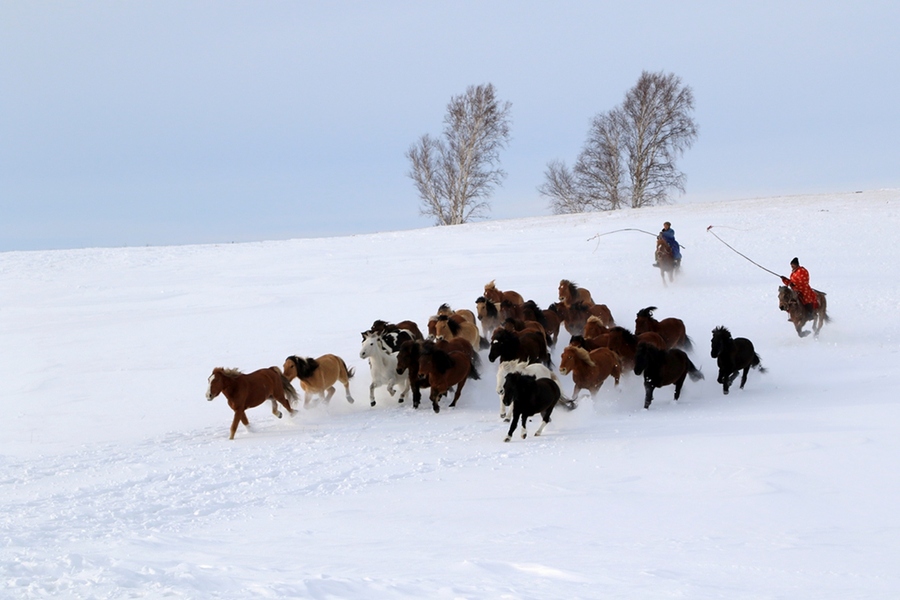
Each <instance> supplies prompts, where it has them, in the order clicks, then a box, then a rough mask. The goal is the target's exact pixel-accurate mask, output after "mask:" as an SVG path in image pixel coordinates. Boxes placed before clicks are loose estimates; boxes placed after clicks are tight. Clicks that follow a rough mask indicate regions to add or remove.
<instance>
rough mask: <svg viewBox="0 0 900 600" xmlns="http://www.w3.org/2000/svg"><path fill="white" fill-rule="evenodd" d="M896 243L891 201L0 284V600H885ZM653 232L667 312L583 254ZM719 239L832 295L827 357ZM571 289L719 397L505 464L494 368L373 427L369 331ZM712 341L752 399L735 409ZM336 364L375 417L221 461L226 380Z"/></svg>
mask: <svg viewBox="0 0 900 600" xmlns="http://www.w3.org/2000/svg"><path fill="white" fill-rule="evenodd" d="M898 214H900V190H884V191H877V192H865V193H857V194H835V195H827V196H803V197H786V198H767V199H759V200H747V201H736V202H723V203H711V204H685V205H676V206H669V207H658V208H652V209H643V210H637V211H636V210H631V211H620V212H616V213H611V214H590V215H579V216H561V217H547V218H536V219H525V220H515V221H490V222H484V223H480V224H474V225H467V226H461V227H454V228H432V229H425V230H418V231H404V232H394V233H381V234H374V235H359V236H353V237H345V238H333V239H313V240H294V241H287V242H267V243H253V244H237V245H217V246H214V245H210V246H185V247H152V248H121V249H87V250H68V251H52V252H10V253H3V254H0V282H2V283H0V332H2V336H0V407H2V409H3V414H4V418H3V419H2V421H0V439H2V446H0V448H2V456H0V500H2V505H3V507H4V510H3V513H2V515H3V516H2V521H0V522H2V526H0V572H2V574H3V577H2V579H0V596H3V597H10V598H31V597H50V596H54V597H70V598H135V597H148V598H159V597H171V598H248V597H273V598H285V597H303V598H367V599H370V598H536V599H537V598H541V599H543V598H654V599H657V598H676V597H677V598H729V599H739V598H817V599H821V598H841V599H845V598H896V597H897V596H898V594H900V575H898V570H897V566H896V562H897V557H898V556H900V517H898V511H897V508H896V504H897V500H896V499H897V497H898V496H900V475H898V473H897V469H896V468H895V465H894V460H895V458H896V457H897V456H900V406H898V404H900V403H898V401H897V393H896V383H895V379H896V377H897V374H898V367H897V364H898V360H900V352H898V350H900V318H898V313H897V311H898V307H900V280H898V277H897V274H898V271H900V270H898V261H897V259H896V257H895V253H894V252H892V251H891V250H890V248H891V246H892V244H893V242H894V238H895V235H896V232H897V231H898V229H900V228H898V225H900V219H898ZM664 220H669V221H671V222H672V224H673V227H674V229H675V230H676V232H677V237H678V239H679V241H681V242H682V243H683V245H684V246H685V250H684V266H683V269H682V274H681V277H680V278H679V279H678V280H677V281H676V282H675V284H673V285H670V286H668V287H664V286H663V285H662V283H661V282H660V278H659V274H658V271H657V270H656V269H653V268H652V267H651V266H650V263H651V262H652V252H653V240H652V238H650V237H649V236H646V235H644V234H642V233H640V232H636V231H622V232H618V233H613V234H610V235H606V236H602V237H599V238H594V239H590V238H593V237H594V236H595V235H596V234H598V233H606V232H613V231H617V230H620V229H643V230H646V231H651V232H655V231H658V230H659V228H660V226H661V224H662V222H663V221H664ZM710 225H713V226H714V228H713V231H714V232H715V233H717V234H718V235H719V236H720V237H721V238H722V239H724V240H726V241H727V242H728V243H729V244H731V245H733V246H734V247H735V248H737V249H739V250H740V251H741V252H743V253H744V254H746V255H747V256H749V257H751V258H752V259H753V260H754V261H756V262H758V263H760V264H761V265H764V266H766V267H767V268H769V269H772V270H774V271H776V272H781V273H788V272H789V270H790V268H789V265H788V263H789V261H790V259H791V258H792V257H793V256H798V257H799V258H800V260H801V262H802V263H803V264H804V265H805V266H806V267H808V268H809V270H810V272H811V275H812V281H811V283H812V285H813V286H814V287H816V288H818V289H821V290H824V291H826V292H828V299H829V312H830V314H831V317H832V322H831V323H829V324H827V325H826V326H825V328H824V329H823V331H822V334H821V336H820V337H819V339H817V340H816V339H813V338H812V337H808V338H805V339H800V338H798V337H797V335H796V334H795V332H794V330H793V327H792V326H791V324H790V323H788V322H787V321H786V315H785V314H784V313H782V312H779V311H778V307H777V301H776V292H777V286H778V280H777V279H776V278H775V277H773V276H772V275H770V274H768V273H766V272H765V271H763V270H761V269H758V268H757V267H755V266H754V265H752V264H751V263H749V262H747V261H746V260H744V259H743V258H741V257H740V256H738V255H737V254H735V253H733V252H732V251H731V250H729V249H728V248H727V247H726V246H725V245H723V244H722V243H721V242H720V241H719V240H717V239H716V238H715V237H713V236H712V235H710V234H709V233H707V227H708V226H710ZM562 278H567V279H571V280H573V281H575V282H577V283H578V284H580V285H582V286H583V287H586V288H588V289H589V290H591V292H592V293H593V296H594V298H595V299H597V300H598V301H601V302H603V303H605V304H607V305H608V306H609V307H610V309H611V310H612V313H613V315H614V316H615V318H616V320H617V321H618V322H619V323H620V324H623V325H625V326H627V327H629V328H633V326H634V316H635V313H636V312H637V311H638V310H639V309H641V308H644V307H647V306H657V307H658V310H657V311H656V315H657V317H659V318H664V317H668V316H677V317H679V318H681V319H683V320H684V321H685V323H686V325H687V330H688V334H689V335H690V336H691V337H692V339H693V341H694V346H695V350H694V353H693V355H692V358H693V359H694V362H695V363H696V364H698V365H699V366H700V367H701V368H702V369H703V371H704V373H705V374H706V380H705V381H701V382H697V383H694V382H690V381H688V382H687V383H686V385H685V389H684V392H683V395H682V399H681V400H680V401H679V402H678V403H677V404H676V403H675V402H673V401H672V389H671V388H665V389H663V390H660V391H657V393H656V400H655V401H654V404H653V406H652V407H651V409H650V410H649V411H644V410H643V409H642V406H643V403H642V399H643V389H642V385H641V382H640V381H639V380H638V379H637V378H636V377H635V376H634V375H633V374H631V375H628V376H626V377H625V378H624V379H623V381H622V384H621V385H620V386H619V387H618V388H614V387H612V385H611V382H609V383H607V384H606V385H605V386H604V387H603V389H601V391H600V393H599V394H598V395H597V397H596V398H594V399H593V400H590V399H586V400H583V401H582V402H581V403H580V405H579V407H578V408H577V409H576V410H575V411H572V412H566V411H565V410H557V411H556V412H555V413H554V416H553V422H552V423H551V424H550V425H549V426H548V427H547V428H546V430H545V432H544V435H543V436H541V437H539V438H534V437H529V438H528V439H526V440H524V441H523V440H521V439H519V438H518V437H515V438H513V441H512V442H510V443H508V444H504V443H503V441H502V440H503V437H504V433H505V425H504V424H503V423H501V422H500V421H499V419H498V417H497V399H496V395H495V394H494V391H493V388H494V374H495V372H496V366H495V365H492V364H490V363H489V362H488V361H487V356H486V353H484V354H485V356H484V366H483V369H482V380H480V381H478V382H473V383H472V384H469V385H467V386H466V389H465V391H464V393H463V396H462V398H461V400H460V402H459V405H458V406H457V407H456V408H455V409H452V410H449V409H448V410H442V411H441V413H440V414H435V413H433V412H432V411H431V410H428V409H427V408H425V407H423V408H420V409H419V410H417V411H414V410H413V409H412V408H411V406H410V403H406V404H402V405H398V404H397V403H396V402H394V401H392V400H390V399H388V398H387V395H386V393H385V392H384V390H383V389H382V390H379V395H378V399H379V403H378V406H377V407H375V408H370V407H369V406H368V402H365V399H366V397H367V394H368V384H369V374H368V367H367V365H366V363H365V362H364V361H363V360H361V359H360V358H359V347H360V335H359V334H360V332H361V331H363V330H364V329H367V328H368V327H369V326H370V325H371V323H372V321H373V320H375V319H386V320H390V321H399V320H402V319H413V320H415V321H417V322H418V323H420V324H421V326H422V327H423V328H424V325H425V322H426V320H427V318H428V317H429V316H430V315H432V314H434V313H435V312H436V310H437V308H438V306H439V305H440V304H442V303H445V302H447V303H450V304H451V305H452V306H453V307H455V308H474V301H475V299H476V298H477V297H478V296H479V295H481V293H482V290H483V287H484V284H485V283H487V282H488V281H491V280H496V282H497V286H498V287H500V288H501V289H514V290H517V291H519V292H520V293H522V294H523V295H524V296H525V297H526V298H529V299H533V300H535V301H536V302H537V303H538V304H540V305H542V306H546V305H548V304H549V303H550V302H552V301H554V300H555V295H556V288H557V285H558V283H559V280H560V279H562ZM718 325H725V326H727V327H729V328H730V329H731V331H732V333H733V334H734V335H736V336H743V337H748V338H750V339H751V340H753V342H754V343H755V345H756V348H757V351H758V352H759V354H760V355H761V357H762V361H763V365H764V366H765V367H766V368H767V369H768V373H766V374H760V373H758V372H756V371H753V372H751V374H750V378H749V381H748V383H747V386H746V389H744V390H743V391H741V390H737V389H735V390H734V391H733V392H732V393H731V394H730V395H729V396H723V395H722V392H721V388H720V386H718V385H717V384H716V383H715V362H714V361H713V359H711V358H710V357H709V338H710V332H711V330H712V329H713V327H715V326H718ZM564 337H565V336H564ZM561 350H562V344H561V345H560V346H559V347H557V349H556V351H555V355H554V356H555V358H557V359H558V356H559V353H560V351H561ZM326 352H331V353H336V354H339V355H341V356H343V357H344V358H345V359H346V360H347V362H348V363H349V364H350V365H351V366H354V367H355V368H356V373H357V374H356V377H355V378H354V379H353V380H352V383H351V388H352V390H353V393H354V395H355V396H356V397H357V399H360V400H361V401H358V402H356V403H355V404H353V405H349V404H347V403H346V402H345V401H344V400H343V398H342V395H341V394H340V393H339V394H337V395H336V396H335V399H334V400H333V401H332V403H331V405H330V406H318V407H315V408H312V409H308V410H304V409H301V410H300V412H299V413H298V414H297V416H296V417H294V418H293V419H291V418H287V417H286V418H284V419H282V420H277V419H275V418H274V417H273V416H272V415H271V413H270V412H269V410H268V409H267V408H265V407H260V408H256V409H252V410H251V411H250V412H249V418H250V423H251V426H252V431H247V430H246V429H244V428H243V427H241V428H240V429H239V430H238V434H237V437H236V439H235V440H234V441H229V440H228V426H229V424H230V422H231V418H232V412H231V410H230V409H229V408H228V406H227V404H226V402H225V400H224V398H221V397H220V398H217V399H216V400H214V401H213V402H207V401H206V400H205V398H204V393H205V391H206V382H207V377H208V376H209V374H210V372H211V370H212V369H213V367H216V366H226V367H238V368H241V369H243V370H245V371H250V370H253V369H257V368H260V367H265V366H270V365H281V364H282V362H283V361H284V359H285V357H286V356H288V355H290V354H299V355H305V356H318V355H320V354H324V353H326ZM563 380H564V382H565V385H566V387H567V390H566V391H568V392H571V385H572V384H571V380H569V379H568V378H563ZM533 428H534V425H532V430H533Z"/></svg>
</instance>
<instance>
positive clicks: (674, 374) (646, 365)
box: [634, 342, 703, 409]
mask: <svg viewBox="0 0 900 600" xmlns="http://www.w3.org/2000/svg"><path fill="white" fill-rule="evenodd" d="M634 373H635V375H643V376H644V391H645V395H644V408H645V409H648V408H650V403H651V402H653V390H654V388H661V387H663V386H666V385H672V384H675V400H678V398H680V397H681V387H682V386H683V385H684V380H685V379H686V378H687V377H688V375H690V377H691V381H699V380H700V379H703V373H701V372H700V370H699V369H697V367H695V366H694V363H692V362H691V359H690V358H688V355H687V354H685V352H684V350H679V349H678V348H673V349H671V350H660V349H659V348H657V347H655V346H652V345H650V344H648V343H647V342H641V343H640V344H638V347H637V352H636V353H635V356H634Z"/></svg>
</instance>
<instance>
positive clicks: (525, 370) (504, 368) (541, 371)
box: [497, 360, 562, 421]
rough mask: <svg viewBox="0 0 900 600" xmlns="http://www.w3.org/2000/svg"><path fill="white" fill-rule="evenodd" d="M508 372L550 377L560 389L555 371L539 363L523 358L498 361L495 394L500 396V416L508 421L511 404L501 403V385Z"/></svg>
mask: <svg viewBox="0 0 900 600" xmlns="http://www.w3.org/2000/svg"><path fill="white" fill-rule="evenodd" d="M510 373H522V374H524V375H534V377H535V378H536V379H552V380H553V381H555V382H556V385H558V386H559V389H562V383H561V382H560V381H559V378H558V377H557V376H556V373H554V372H553V371H551V370H550V369H548V368H547V367H545V366H544V365H542V364H540V363H529V362H527V361H524V360H507V361H503V362H501V363H500V366H499V367H498V368H497V395H498V396H500V418H501V419H503V420H504V421H509V420H510V419H511V418H512V405H510V406H506V405H505V404H504V403H503V386H504V384H505V383H506V376H507V375H509V374H510Z"/></svg>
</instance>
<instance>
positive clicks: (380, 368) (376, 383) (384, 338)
mask: <svg viewBox="0 0 900 600" xmlns="http://www.w3.org/2000/svg"><path fill="white" fill-rule="evenodd" d="M397 337H398V336H397V335H396V334H395V333H394V332H390V333H387V334H385V335H382V334H378V333H373V332H371V331H366V332H363V342H362V348H360V351H359V357H360V358H365V359H367V360H368V361H369V371H370V373H371V376H372V383H370V384H369V404H370V405H371V406H375V388H378V387H381V386H387V391H388V394H390V395H391V396H392V397H393V395H394V393H395V392H396V386H397V384H398V383H399V384H402V386H403V387H402V391H401V392H400V398H399V402H403V400H404V398H405V397H406V393H407V392H408V391H409V388H410V385H409V377H408V376H407V374H406V372H405V371H404V372H402V373H398V372H397V351H399V348H400V346H399V344H398V345H397V346H396V348H397V350H394V346H393V345H392V344H395V343H396V342H397Z"/></svg>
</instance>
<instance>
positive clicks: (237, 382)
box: [206, 367, 297, 440]
mask: <svg viewBox="0 0 900 600" xmlns="http://www.w3.org/2000/svg"><path fill="white" fill-rule="evenodd" d="M219 394H223V395H224V396H225V398H226V399H227V400H228V406H230V407H231V410H233V411H234V420H233V421H232V422H231V435H230V436H229V437H228V439H230V440H233V439H234V434H235V432H236V431H237V427H238V423H243V424H244V427H246V428H247V429H250V423H249V422H248V421H247V414H246V410H247V409H248V408H253V407H254V406H259V405H260V404H262V403H263V402H265V401H266V400H270V399H271V400H272V414H273V415H275V416H276V417H278V418H279V419H280V418H281V411H280V410H278V404H276V402H280V403H281V405H282V406H284V408H285V409H286V410H287V411H288V412H289V413H290V414H291V415H293V414H294V412H296V411H295V410H294V409H293V408H292V407H291V401H294V400H296V399H297V391H296V390H295V389H294V387H293V386H292V385H291V382H290V381H289V380H288V379H287V378H286V377H285V376H284V375H282V373H281V370H280V369H279V368H278V367H269V368H268V369H259V370H258V371H253V372H252V373H248V374H244V373H241V372H240V371H238V370H237V369H223V368H222V367H216V368H215V369H213V372H212V375H210V376H209V387H208V388H207V389H206V399H207V400H212V399H213V398H215V397H216V396H218V395H219Z"/></svg>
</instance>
